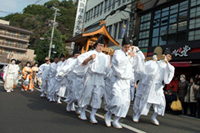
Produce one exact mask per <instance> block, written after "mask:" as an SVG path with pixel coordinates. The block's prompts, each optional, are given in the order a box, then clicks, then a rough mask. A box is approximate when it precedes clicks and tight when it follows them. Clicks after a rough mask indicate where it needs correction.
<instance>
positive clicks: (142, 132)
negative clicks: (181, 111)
mask: <svg viewBox="0 0 200 133" xmlns="http://www.w3.org/2000/svg"><path fill="white" fill-rule="evenodd" d="M35 89H36V90H37V91H40V89H38V88H35ZM75 107H78V106H77V105H75ZM86 112H88V113H91V111H90V110H87V109H86ZM96 116H97V117H99V118H101V119H104V116H103V115H100V114H98V113H96ZM120 124H121V125H122V126H123V127H124V128H126V129H128V130H131V131H134V132H137V133H146V132H144V131H142V130H139V129H137V128H134V127H131V126H129V125H126V124H124V123H120Z"/></svg>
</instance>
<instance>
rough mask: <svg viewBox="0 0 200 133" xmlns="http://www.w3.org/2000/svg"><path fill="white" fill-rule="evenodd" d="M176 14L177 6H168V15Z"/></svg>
mask: <svg viewBox="0 0 200 133" xmlns="http://www.w3.org/2000/svg"><path fill="white" fill-rule="evenodd" d="M177 12H178V4H176V5H172V6H170V14H174V13H177Z"/></svg>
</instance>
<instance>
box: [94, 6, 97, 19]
mask: <svg viewBox="0 0 200 133" xmlns="http://www.w3.org/2000/svg"><path fill="white" fill-rule="evenodd" d="M96 11H97V7H96V6H95V7H94V18H95V16H96Z"/></svg>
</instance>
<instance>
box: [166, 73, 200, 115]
mask: <svg viewBox="0 0 200 133" xmlns="http://www.w3.org/2000/svg"><path fill="white" fill-rule="evenodd" d="M179 77H180V78H178V76H175V77H174V79H173V80H172V81H171V83H170V84H168V85H167V86H166V88H165V97H166V112H169V113H174V114H183V115H188V116H192V117H197V118H200V75H196V76H194V77H186V76H185V75H184V74H181V75H180V76H179ZM177 98H178V99H179V100H180V101H181V104H182V111H173V110H172V109H171V108H170V105H171V103H172V102H173V101H176V100H177Z"/></svg>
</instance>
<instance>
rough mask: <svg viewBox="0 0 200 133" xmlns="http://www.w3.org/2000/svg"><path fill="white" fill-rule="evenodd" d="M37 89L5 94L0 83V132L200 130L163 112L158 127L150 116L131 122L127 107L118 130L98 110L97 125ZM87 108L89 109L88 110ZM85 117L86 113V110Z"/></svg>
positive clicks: (179, 132)
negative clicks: (110, 125) (51, 100)
mask: <svg viewBox="0 0 200 133" xmlns="http://www.w3.org/2000/svg"><path fill="white" fill-rule="evenodd" d="M39 96H40V92H39V91H36V90H35V91H34V92H21V91H20V87H18V88H16V89H15V91H14V92H12V93H6V92H5V91H4V89H3V86H2V84H0V133H59V132H66V133H129V132H131V133H133V132H149V133H161V132H162V133H165V132H166V133H169V132H176V133H188V132H196V133H199V132H200V119H196V118H191V117H185V116H180V115H179V116H176V115H170V114H166V115H165V116H164V117H158V120H159V121H160V126H154V125H152V124H151V122H150V117H151V114H152V112H150V115H148V116H142V117H141V119H140V121H139V123H133V121H132V109H131V108H130V110H129V113H128V116H127V118H126V119H122V120H120V122H121V123H123V126H124V128H123V129H121V130H119V129H115V128H113V127H110V128H108V127H106V126H105V124H104V120H103V115H104V114H105V111H104V110H103V109H101V110H99V111H98V116H97V120H98V121H99V123H98V124H95V125H94V124H91V123H90V122H89V120H87V121H82V120H80V119H79V118H78V116H77V114H75V112H66V111H65V107H66V104H65V103H63V104H56V103H50V102H49V101H47V100H46V99H45V98H40V97H39ZM88 110H90V109H88ZM87 116H88V118H89V113H87Z"/></svg>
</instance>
